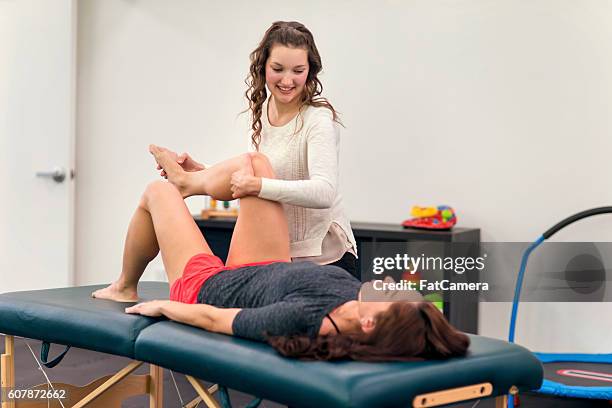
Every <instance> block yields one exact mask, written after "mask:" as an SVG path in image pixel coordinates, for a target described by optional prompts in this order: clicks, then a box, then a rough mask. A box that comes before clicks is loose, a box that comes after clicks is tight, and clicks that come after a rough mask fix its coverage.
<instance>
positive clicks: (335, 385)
mask: <svg viewBox="0 0 612 408" xmlns="http://www.w3.org/2000/svg"><path fill="white" fill-rule="evenodd" d="M470 339H471V341H472V344H471V347H470V351H469V354H468V355H467V356H466V357H463V358H456V359H451V360H445V361H423V362H393V363H365V362H355V361H343V362H333V363H328V362H312V361H300V360H295V359H287V358H283V357H281V356H280V355H279V354H278V353H276V351H275V350H274V349H272V348H271V347H269V346H268V345H266V344H263V343H257V342H252V341H249V340H244V339H239V338H235V337H231V336H225V335H221V334H215V333H209V332H206V331H203V330H199V329H196V328H193V327H190V326H186V325H183V324H180V323H176V322H170V321H164V322H159V323H156V324H154V325H152V326H149V327H147V328H146V329H144V330H142V332H141V333H140V336H139V337H138V339H137V340H136V358H137V359H138V360H142V361H149V362H152V363H155V364H158V365H161V366H163V367H165V368H168V369H172V370H175V371H178V372H181V373H185V374H189V375H192V376H194V377H197V378H201V379H203V380H206V381H210V382H215V383H219V384H222V385H225V386H227V387H229V388H233V389H236V390H240V391H243V392H246V393H250V394H253V395H256V396H259V397H262V398H266V399H269V400H272V401H276V402H280V403H283V404H287V405H291V406H295V407H313V406H316V407H381V408H382V407H399V406H402V407H407V406H411V405H412V400H413V399H414V397H415V396H417V395H419V394H422V393H428V392H434V391H439V390H443V389H448V388H455V387H461V386H466V385H472V384H478V383H483V382H490V383H491V384H492V385H493V387H494V389H493V395H500V394H504V393H506V392H507V391H508V390H509V388H510V387H511V386H512V385H516V386H517V387H519V389H521V390H529V389H535V388H538V387H539V386H540V384H541V382H542V366H541V364H540V362H539V361H538V360H537V358H536V357H535V356H534V355H533V354H532V353H531V352H529V351H528V350H526V349H524V348H522V347H520V346H517V345H514V344H510V343H507V342H505V341H500V340H495V339H490V338H486V337H482V336H470Z"/></svg>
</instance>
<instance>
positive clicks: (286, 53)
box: [266, 45, 309, 105]
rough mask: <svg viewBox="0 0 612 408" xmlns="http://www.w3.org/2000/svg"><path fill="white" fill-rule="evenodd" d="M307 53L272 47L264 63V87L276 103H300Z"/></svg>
mask: <svg viewBox="0 0 612 408" xmlns="http://www.w3.org/2000/svg"><path fill="white" fill-rule="evenodd" d="M308 69H309V66H308V51H306V50H305V49H303V48H291V47H286V46H284V45H274V46H273V47H272V49H271V50H270V56H269V57H268V60H267V61H266V85H267V86H268V89H269V90H270V92H271V93H272V96H273V97H274V99H275V100H276V102H277V103H280V104H285V105H291V104H298V103H300V102H301V97H302V94H303V92H304V85H305V84H306V79H307V78H308Z"/></svg>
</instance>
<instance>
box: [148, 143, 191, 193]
mask: <svg viewBox="0 0 612 408" xmlns="http://www.w3.org/2000/svg"><path fill="white" fill-rule="evenodd" d="M149 152H150V153H151V154H152V155H153V157H155V161H156V162H157V165H158V167H161V168H162V169H163V171H164V173H165V177H166V178H167V179H168V181H169V182H170V183H172V184H174V185H175V187H176V188H177V189H178V190H179V191H180V193H181V196H182V197H183V198H186V197H189V196H191V195H193V193H192V191H190V187H191V185H190V178H191V174H190V173H188V172H186V171H185V170H183V168H182V167H181V166H180V165H179V164H178V163H177V162H176V160H177V159H176V157H175V156H176V153H173V152H171V151H169V150H168V149H165V148H163V147H159V146H155V145H149Z"/></svg>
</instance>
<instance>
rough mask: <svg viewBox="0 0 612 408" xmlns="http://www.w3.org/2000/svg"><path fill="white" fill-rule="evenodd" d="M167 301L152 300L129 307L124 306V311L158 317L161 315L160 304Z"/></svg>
mask: <svg viewBox="0 0 612 408" xmlns="http://www.w3.org/2000/svg"><path fill="white" fill-rule="evenodd" d="M168 302H169V301H168V300H152V301H150V302H144V303H139V304H137V305H134V306H131V307H126V308H125V313H129V314H139V315H143V316H151V317H159V316H162V315H163V313H162V306H163V305H164V304H166V303H168Z"/></svg>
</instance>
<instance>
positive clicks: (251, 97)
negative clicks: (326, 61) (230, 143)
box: [244, 21, 340, 150]
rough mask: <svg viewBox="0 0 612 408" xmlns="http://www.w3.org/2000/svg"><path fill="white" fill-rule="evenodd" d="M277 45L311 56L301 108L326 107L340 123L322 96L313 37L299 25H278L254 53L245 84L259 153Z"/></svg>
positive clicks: (289, 23)
mask: <svg viewBox="0 0 612 408" xmlns="http://www.w3.org/2000/svg"><path fill="white" fill-rule="evenodd" d="M277 44H278V45H284V46H286V47H293V48H303V49H305V50H306V51H307V52H308V77H307V78H306V84H305V86H304V92H303V94H302V98H301V101H300V102H301V106H304V105H312V106H315V107H320V106H322V107H325V108H327V109H329V110H330V111H331V112H332V115H333V120H334V121H336V122H338V123H340V121H339V119H338V114H337V112H336V110H335V109H334V108H333V106H332V105H331V103H329V101H328V100H327V99H325V98H323V97H322V96H320V95H321V92H323V85H322V84H321V81H319V78H318V77H317V75H318V74H319V72H321V69H322V68H323V65H322V64H321V57H320V56H319V51H318V50H317V46H316V45H315V42H314V38H313V36H312V33H311V32H310V31H309V30H308V29H307V28H306V27H305V26H304V25H303V24H301V23H298V22H297V21H276V22H274V23H273V24H272V26H271V27H270V28H268V30H267V31H266V33H265V34H264V36H263V39H262V40H261V42H260V43H259V46H258V47H257V48H256V49H255V50H254V51H253V52H252V53H251V55H250V58H251V66H250V68H249V76H248V77H247V78H246V80H245V82H246V84H247V86H248V89H247V91H246V92H245V94H244V95H245V97H246V98H247V100H248V101H249V109H247V110H250V111H251V129H252V130H253V133H252V134H251V142H252V143H253V146H254V147H255V149H257V150H259V143H260V142H261V129H262V126H261V115H262V106H263V104H264V102H265V101H266V97H267V92H266V62H267V61H268V57H269V56H270V50H271V49H272V47H273V46H274V45H277ZM245 112H246V111H245Z"/></svg>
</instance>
